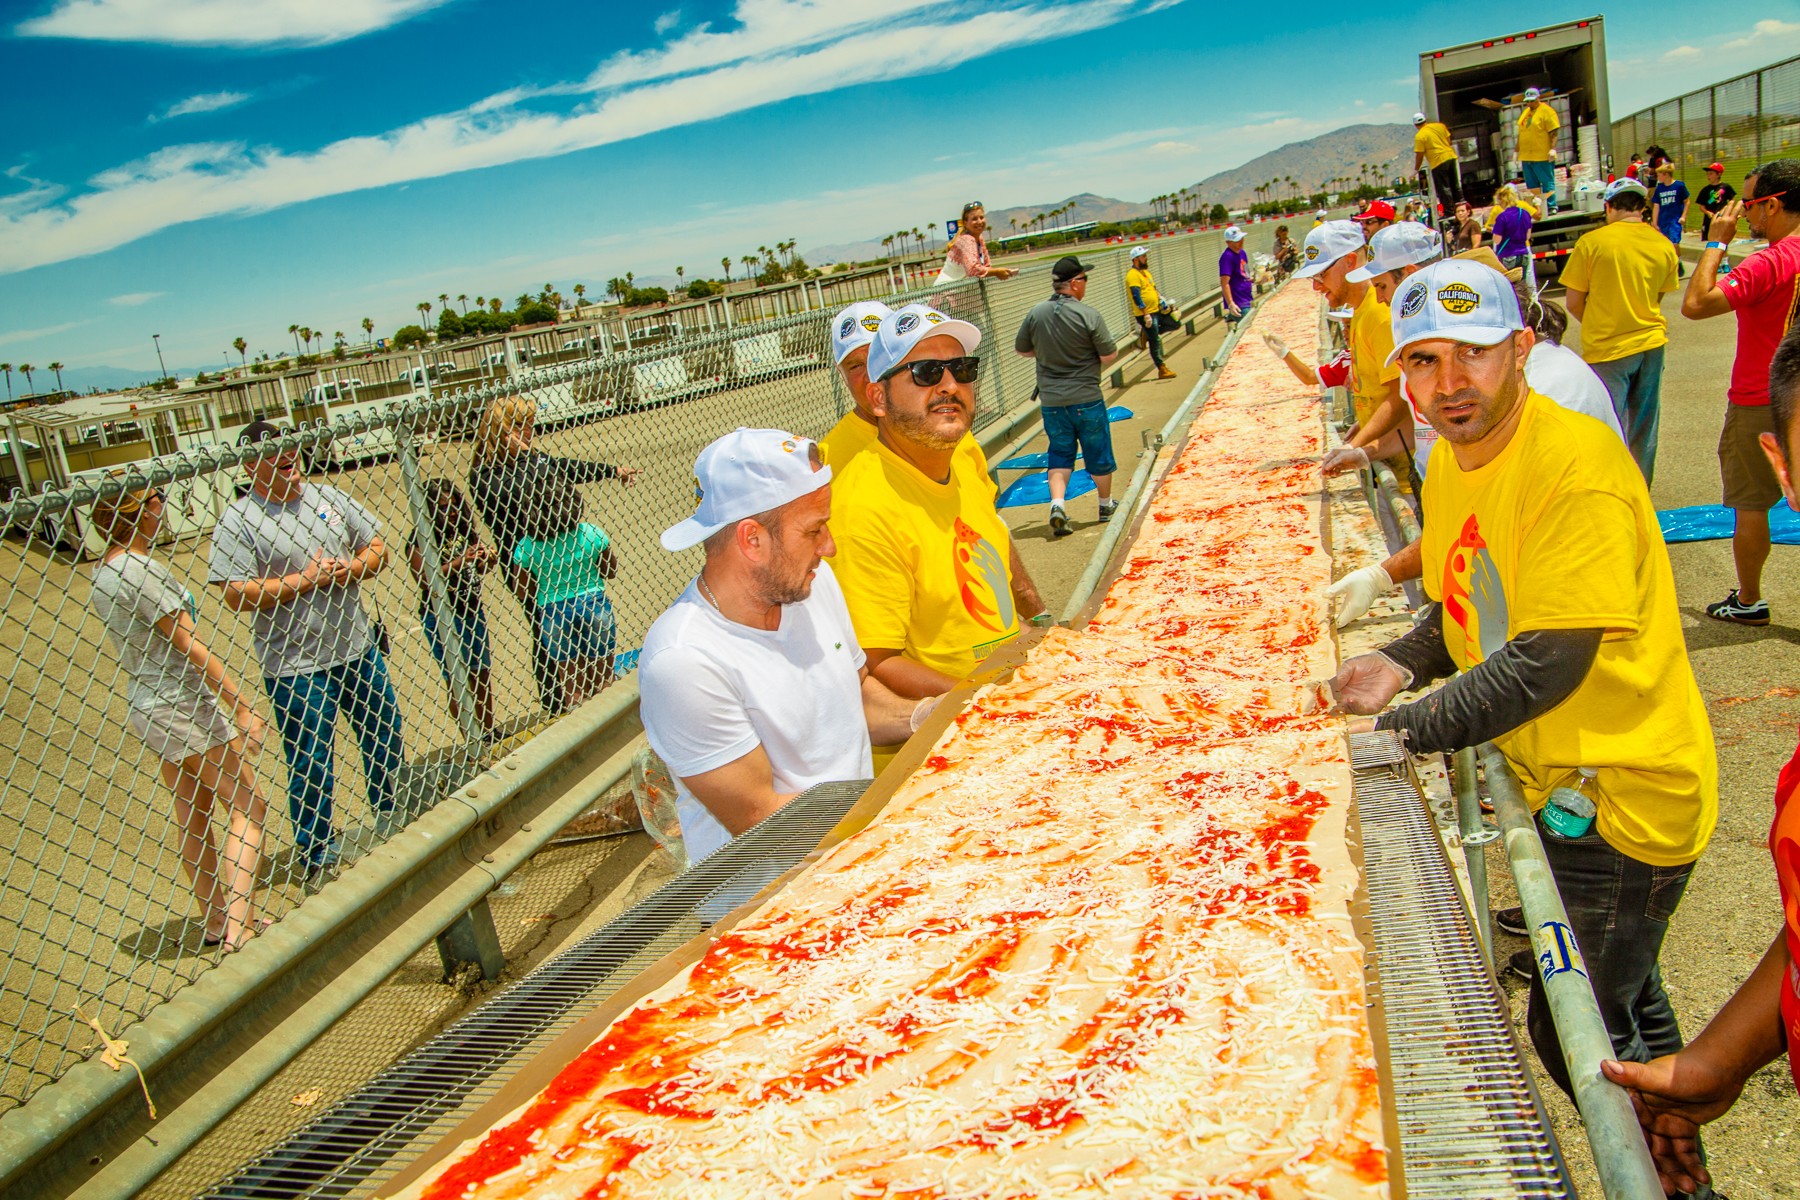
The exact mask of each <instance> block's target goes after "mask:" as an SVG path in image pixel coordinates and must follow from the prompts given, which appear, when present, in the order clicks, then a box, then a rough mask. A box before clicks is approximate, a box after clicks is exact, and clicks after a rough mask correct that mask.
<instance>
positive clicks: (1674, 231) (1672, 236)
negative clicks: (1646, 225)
mask: <svg viewBox="0 0 1800 1200" xmlns="http://www.w3.org/2000/svg"><path fill="white" fill-rule="evenodd" d="M1657 228H1658V229H1660V230H1662V235H1663V236H1664V237H1666V238H1668V239H1669V240H1670V241H1671V242H1674V243H1675V244H1676V245H1677V246H1679V245H1681V222H1680V221H1670V222H1668V223H1667V224H1666V225H1658V226H1657Z"/></svg>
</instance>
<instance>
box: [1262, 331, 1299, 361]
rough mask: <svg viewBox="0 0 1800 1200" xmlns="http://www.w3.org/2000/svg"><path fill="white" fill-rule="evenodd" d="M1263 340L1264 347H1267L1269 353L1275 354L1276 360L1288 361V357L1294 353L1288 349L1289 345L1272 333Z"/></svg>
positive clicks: (1266, 334)
mask: <svg viewBox="0 0 1800 1200" xmlns="http://www.w3.org/2000/svg"><path fill="white" fill-rule="evenodd" d="M1262 339H1263V345H1265V346H1267V347H1268V348H1269V353H1270V354H1273V355H1274V356H1275V357H1276V358H1280V359H1286V358H1287V356H1288V355H1289V354H1290V353H1292V352H1291V351H1290V350H1289V349H1288V344H1287V343H1286V342H1284V341H1282V340H1281V339H1280V338H1278V337H1276V336H1275V335H1274V334H1272V333H1265V334H1263V335H1262Z"/></svg>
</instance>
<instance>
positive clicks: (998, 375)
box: [975, 277, 1007, 412]
mask: <svg viewBox="0 0 1800 1200" xmlns="http://www.w3.org/2000/svg"><path fill="white" fill-rule="evenodd" d="M975 287H976V290H977V291H979V292H980V293H981V319H982V321H983V322H984V323H985V324H986V325H987V336H988V337H998V336H999V335H1000V331H999V330H997V329H995V328H994V310H993V307H992V306H991V305H990V304H989V303H988V281H987V279H986V277H983V278H980V279H977V280H976V281H975ZM993 357H994V356H993V355H990V356H989V358H990V359H992V358H993ZM987 374H988V378H990V379H992V380H993V381H994V399H995V402H996V403H997V404H998V406H999V408H998V411H1000V412H1005V411H1007V409H1006V379H1005V375H1006V372H1005V371H1002V370H998V369H996V370H993V371H989V372H988V373H987Z"/></svg>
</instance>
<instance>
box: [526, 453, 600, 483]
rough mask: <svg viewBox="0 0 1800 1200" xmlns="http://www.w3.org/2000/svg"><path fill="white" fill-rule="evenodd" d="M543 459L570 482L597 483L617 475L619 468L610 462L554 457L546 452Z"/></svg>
mask: <svg viewBox="0 0 1800 1200" xmlns="http://www.w3.org/2000/svg"><path fill="white" fill-rule="evenodd" d="M544 461H545V462H547V463H551V464H552V465H554V466H555V467H556V469H557V470H559V471H561V472H562V473H563V477H564V478H566V479H567V480H568V481H569V482H570V483H599V482H600V481H601V480H604V479H617V478H618V477H619V468H617V467H615V466H613V465H612V464H611V463H602V462H589V461H588V460H587V459H585V458H555V457H552V456H550V455H548V454H546V455H545V456H544Z"/></svg>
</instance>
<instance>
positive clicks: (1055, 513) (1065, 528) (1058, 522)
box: [1050, 504, 1075, 537]
mask: <svg viewBox="0 0 1800 1200" xmlns="http://www.w3.org/2000/svg"><path fill="white" fill-rule="evenodd" d="M1050 532H1051V533H1052V534H1054V535H1055V536H1057V537H1068V536H1069V535H1070V534H1071V533H1074V532H1075V527H1074V526H1073V525H1070V524H1069V514H1068V513H1066V512H1064V511H1063V506H1062V505H1060V504H1052V505H1051V506H1050Z"/></svg>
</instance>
